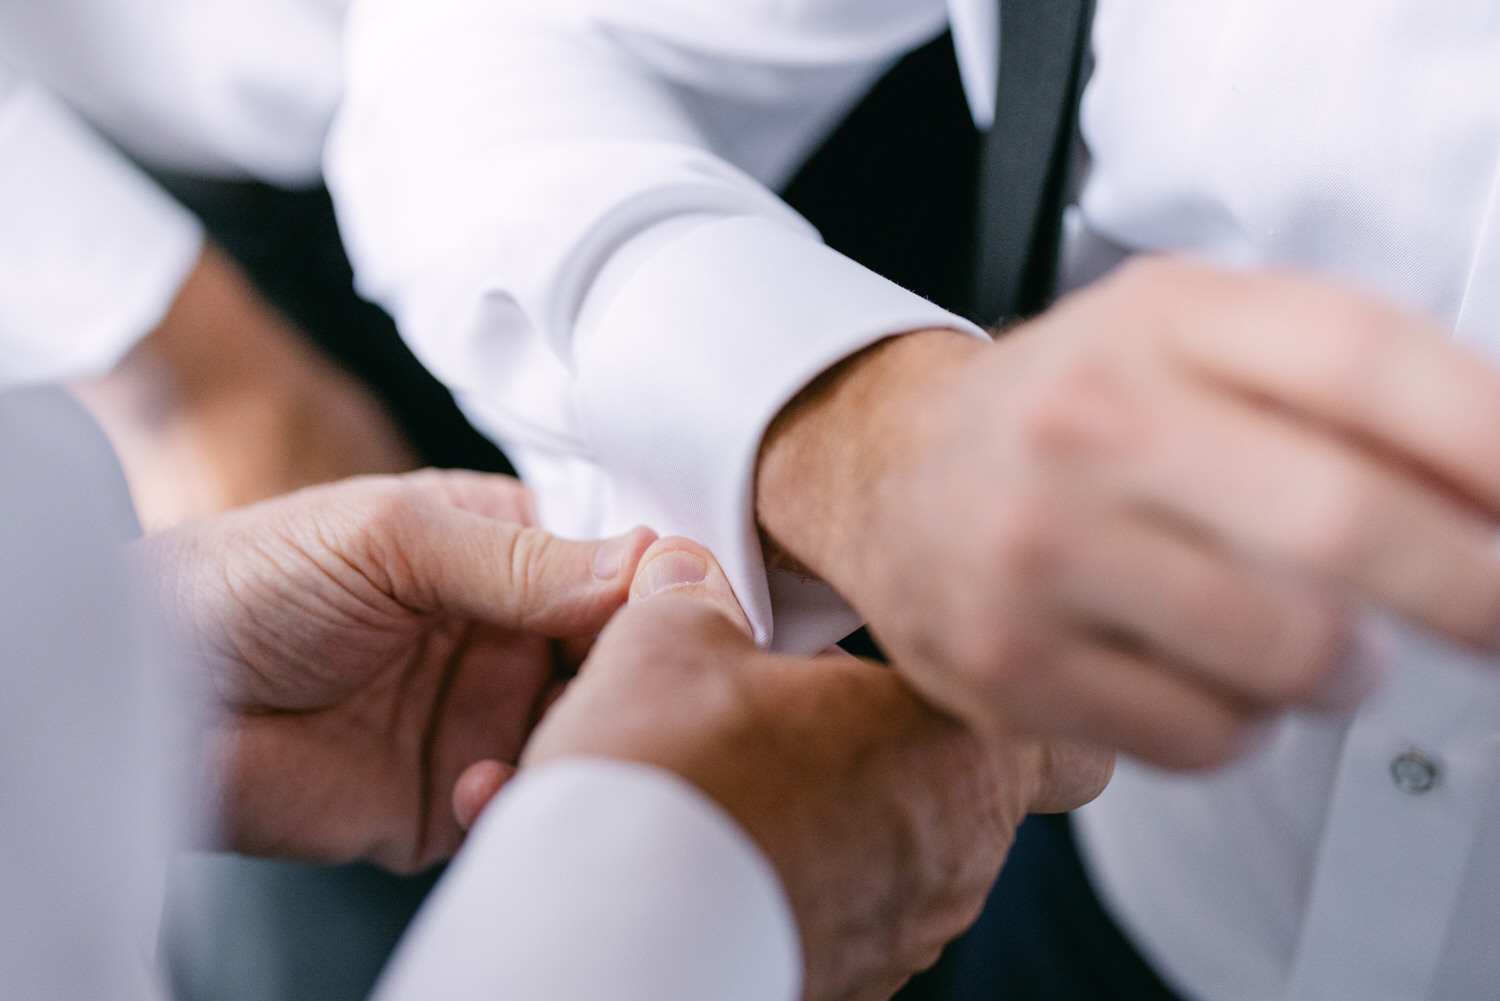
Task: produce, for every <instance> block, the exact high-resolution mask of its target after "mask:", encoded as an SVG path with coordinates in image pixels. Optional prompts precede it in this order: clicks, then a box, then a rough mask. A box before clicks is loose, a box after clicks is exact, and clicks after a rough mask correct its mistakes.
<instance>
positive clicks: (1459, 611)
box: [1117, 392, 1500, 646]
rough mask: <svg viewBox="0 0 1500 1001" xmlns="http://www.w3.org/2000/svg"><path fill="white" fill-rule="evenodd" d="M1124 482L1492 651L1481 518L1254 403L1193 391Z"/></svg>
mask: <svg viewBox="0 0 1500 1001" xmlns="http://www.w3.org/2000/svg"><path fill="white" fill-rule="evenodd" d="M1178 411H1179V412H1184V413H1191V414H1192V415H1193V418H1192V420H1191V421H1183V420H1170V421H1162V422H1161V425H1160V427H1158V428H1157V429H1156V436H1157V440H1156V442H1155V446H1154V447H1153V448H1151V449H1150V450H1149V452H1147V453H1146V454H1145V455H1144V457H1137V458H1138V461H1134V462H1131V463H1122V464H1121V465H1120V466H1119V467H1118V472H1117V475H1119V476H1120V477H1122V478H1123V479H1124V480H1125V489H1126V491H1127V492H1128V493H1129V494H1131V495H1133V496H1134V497H1135V498H1136V499H1137V501H1138V502H1140V503H1143V504H1145V505H1147V506H1149V507H1150V508H1152V509H1153V510H1155V511H1158V512H1161V513H1163V514H1164V515H1166V516H1167V517H1170V518H1172V519H1176V520H1179V521H1183V522H1186V523H1188V524H1191V525H1194V526H1197V527H1198V528H1199V529H1200V530H1202V531H1204V532H1205V533H1206V534H1208V535H1210V536H1213V537H1215V538H1217V539H1220V540H1222V541H1223V542H1224V543H1225V544H1226V545H1228V546H1229V547H1230V548H1232V549H1235V550H1237V551H1240V552H1246V553H1250V554H1252V555H1256V556H1260V557H1265V558H1269V559H1271V560H1274V561H1278V562H1282V561H1285V562H1289V563H1290V564H1291V565H1292V566H1294V567H1296V568H1298V569H1300V570H1303V571H1308V572H1311V573H1312V574H1314V575H1315V576H1316V577H1318V578H1320V579H1323V580H1326V581H1330V582H1333V583H1337V584H1339V585H1341V586H1344V587H1351V588H1354V589H1357V590H1358V591H1360V592H1361V593H1362V594H1363V595H1364V596H1365V597H1367V598H1368V599H1370V600H1372V601H1373V602H1375V603H1378V604H1383V605H1387V606H1389V607H1390V608H1392V609H1394V610H1396V611H1397V612H1400V613H1402V614H1403V615H1405V616H1407V617H1410V618H1413V619H1416V620H1417V621H1419V622H1421V623H1423V624H1424V625H1427V626H1428V627H1430V628H1433V629H1436V630H1439V631H1441V632H1443V633H1445V634H1447V635H1449V636H1452V637H1454V638H1456V639H1459V640H1463V641H1466V642H1468V643H1471V644H1476V645H1482V646H1488V645H1490V644H1492V643H1494V642H1495V640H1496V637H1497V630H1500V558H1497V556H1496V552H1495V548H1494V542H1493V538H1494V536H1493V530H1492V528H1491V527H1490V526H1489V525H1487V524H1486V523H1485V521H1484V519H1482V518H1481V517H1480V516H1479V515H1478V514H1476V513H1475V512H1474V511H1473V510H1472V509H1469V508H1466V507H1463V506H1462V505H1460V504H1459V503H1457V502H1456V501H1455V500H1453V499H1452V498H1451V497H1450V496H1448V495H1446V494H1444V493H1442V492H1440V491H1438V490H1436V489H1434V488H1432V487H1431V486H1429V485H1427V484H1424V483H1423V482H1422V481H1420V480H1418V479H1414V478H1412V477H1410V476H1407V475H1404V474H1403V473H1402V472H1401V471H1399V470H1397V469H1394V468H1392V467H1391V466H1390V465H1389V464H1386V463H1381V462H1378V461H1376V460H1374V459H1373V458H1371V457H1369V456H1368V455H1365V454H1362V453H1360V452H1358V451H1355V450H1352V449H1350V448H1348V447H1347V446H1345V445H1344V444H1342V443H1340V442H1338V441H1337V440H1334V439H1332V438H1329V437H1326V436H1319V435H1312V434H1308V433H1307V431H1306V429H1305V428H1303V427H1299V426H1297V425H1295V424H1292V423H1290V422H1288V421H1286V420H1285V419H1283V418H1281V417H1279V416H1277V415H1275V414H1273V413H1270V412H1267V411H1265V410H1261V409H1257V408H1255V407H1253V406H1249V405H1246V404H1244V403H1242V402H1239V401H1236V400H1233V399H1226V398H1224V397H1222V396H1214V395H1211V394H1209V393H1206V392H1205V393H1201V394H1200V393H1196V392H1189V394H1188V397H1187V398H1185V399H1183V400H1181V401H1180V406H1179V407H1178Z"/></svg>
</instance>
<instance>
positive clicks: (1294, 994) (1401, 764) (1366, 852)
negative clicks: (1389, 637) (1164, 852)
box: [1285, 626, 1500, 1001]
mask: <svg viewBox="0 0 1500 1001" xmlns="http://www.w3.org/2000/svg"><path fill="white" fill-rule="evenodd" d="M1395 636H1396V643H1395V650H1396V654H1397V655H1396V664H1397V670H1396V671H1395V673H1394V674H1393V676H1392V678H1391V681H1390V683H1389V684H1388V686H1387V687H1386V689H1385V691H1384V692H1383V693H1382V694H1381V695H1380V697H1379V698H1378V699H1377V700H1376V701H1375V702H1374V703H1372V704H1371V705H1369V706H1368V707H1367V708H1366V709H1365V710H1364V711H1363V712H1362V713H1361V714H1360V717H1359V719H1358V720H1356V721H1355V723H1354V725H1353V726H1352V727H1351V728H1350V730H1349V735H1348V738H1347V739H1346V741H1345V744H1344V753H1343V756H1342V758H1341V760H1340V764H1339V771H1338V779H1337V782H1336V785H1335V793H1334V798H1333V802H1332V805H1331V808H1330V811H1329V814H1328V819H1327V823H1326V825H1325V828H1324V832H1323V837H1322V840H1321V843H1320V846H1319V858H1318V864H1317V866H1316V869H1315V876H1314V879H1313V885H1312V888H1311V894H1310V897H1309V902H1308V907H1307V910H1306V913H1305V918H1304V922H1303V926H1302V930H1301V934H1300V936H1299V941H1298V949H1297V955H1296V959H1295V961H1294V963H1293V967H1292V971H1291V976H1290V980H1289V982H1288V989H1287V992H1286V995H1285V997H1286V998H1287V999H1288V1001H1325V999H1328V998H1360V999H1361V1001H1382V999H1390V1001H1398V999H1399V1001H1414V999H1421V998H1426V997H1429V996H1430V993H1431V990H1432V985H1433V983H1434V980H1435V978H1436V975H1437V972H1438V969H1439V964H1440V963H1441V962H1442V960H1443V956H1444V951H1445V943H1446V940H1447V937H1448V931H1449V924H1450V921H1451V917H1452V915H1453V914H1454V912H1455V909H1456V907H1457V904H1458V901H1459V900H1460V898H1461V895H1462V894H1463V892H1464V877H1465V873H1466V871H1467V869H1468V863H1469V858H1470V855H1471V852H1472V851H1473V849H1474V846H1475V843H1476V840H1477V838H1478V836H1479V833H1480V825H1481V824H1482V823H1483V822H1484V818H1485V815H1486V810H1487V806H1488V803H1489V799H1490V795H1491V790H1492V789H1493V788H1494V787H1495V783H1496V779H1497V777H1500V741H1497V739H1496V735H1497V721H1500V679H1497V675H1500V664H1497V662H1496V661H1494V660H1491V659H1486V658H1484V657H1481V656H1479V655H1477V654H1474V653H1471V652H1468V651H1463V650H1459V649H1456V648H1454V647H1452V646H1449V645H1447V644H1446V643H1444V642H1442V641H1439V640H1437V639H1435V638H1433V637H1431V636H1428V635H1426V634H1423V633H1421V632H1419V631H1417V630H1416V629H1413V628H1411V627H1405V626H1402V627H1397V628H1396V629H1395Z"/></svg>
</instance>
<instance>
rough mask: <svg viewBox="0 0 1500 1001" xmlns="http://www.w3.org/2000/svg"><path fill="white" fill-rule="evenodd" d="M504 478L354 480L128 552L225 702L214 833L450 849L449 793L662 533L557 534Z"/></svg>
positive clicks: (505, 742)
mask: <svg viewBox="0 0 1500 1001" xmlns="http://www.w3.org/2000/svg"><path fill="white" fill-rule="evenodd" d="M531 511H532V506H531V500H530V496H529V494H528V493H527V491H526V489H525V488H524V487H523V486H521V484H520V483H518V482H517V481H515V480H512V479H509V478H507V477H500V476H484V475H480V474H475V473H458V472H430V471H429V472H422V473H416V474H412V475H408V476H404V477H393V478H371V479H362V480H351V481H348V482H345V483H341V484H337V485H334V486H330V487H320V488H315V489H310V490H306V491H303V492H301V493H297V494H293V495H290V496H288V497H285V498H282V499H279V500H276V501H271V502H266V503H263V504H259V505H256V506H253V507H249V508H244V509H242V510H239V511H235V512H231V513H229V514H225V515H219V516H216V517H213V518H207V519H203V520H201V521H197V522H190V523H188V524H186V525H183V526H181V527H179V528H177V529H174V530H171V531H169V532H166V533H164V534H162V535H159V536H154V537H150V538H147V539H145V540H144V541H142V542H141V543H139V546H140V548H141V551H142V556H143V557H144V560H145V561H146V563H147V564H148V565H149V567H150V569H151V570H152V571H153V577H154V579H155V580H156V582H157V585H158V589H159V591H160V594H161V596H162V598H163V605H164V607H165V608H166V610H167V613H168V618H169V621H170V622H171V623H172V624H173V625H174V626H175V627H176V629H177V631H178V633H179V634H181V635H183V636H185V637H186V638H187V639H188V641H189V642H190V643H191V644H192V645H193V647H194V648H195V652H196V653H197V654H198V660H199V662H200V663H204V664H206V665H207V666H208V677H209V681H210V686H211V689H212V695H213V702H214V707H215V709H216V712H215V717H214V724H213V726H212V727H211V729H210V732H209V736H208V739H207V749H206V754H207V756H208V760H209V768H210V770H211V773H212V774H211V776H210V779H211V781H212V782H214V783H215V784H216V785H217V786H218V788H219V789H220V790H221V792H220V795H221V798H222V811H221V814H222V824H223V834H224V837H225V840H226V841H227V842H228V845H229V846H230V847H232V848H234V849H236V850H239V851H243V852H247V853H250V854H261V855H275V856H281V857H291V858H299V859H304V860H312V861H319V862H330V863H333V862H347V861H353V860H366V861H373V862H377V863H379V864H381V865H383V866H386V867H387V868H390V869H393V870H396V871H400V872H413V871H417V870H420V869H423V868H425V867H427V866H429V865H431V864H433V863H435V862H437V861H440V860H442V859H444V858H447V857H449V856H450V855H452V853H453V852H454V851H455V850H456V849H457V847H458V845H459V843H460V840H461V838H462V829H461V828H460V826H459V824H458V822H457V819H456V818H455V817H454V816H453V813H452V810H451V808H450V802H451V800H452V797H453V789H454V785H455V783H456V781H457V778H458V776H459V774H460V773H461V772H462V771H463V770H464V769H465V768H467V767H468V766H470V765H471V764H473V763H474V762H476V761H480V760H493V761H496V762H506V763H509V762H514V761H515V760H516V759H517V758H518V757H519V755H520V753H521V748H522V745H523V743H524V742H525V740H526V738H527V737H528V735H529V734H530V732H531V729H532V727H533V725H534V724H535V722H536V720H537V718H538V717H539V716H540V714H541V711H542V709H543V707H544V706H545V705H546V704H547V702H548V700H549V698H550V696H551V695H552V694H553V693H554V691H555V689H556V687H557V684H558V678H559V675H560V674H566V673H571V669H572V667H573V666H574V665H573V664H569V663H565V662H562V661H563V660H564V659H565V658H564V652H563V648H562V646H561V644H559V643H557V642H555V641H557V640H564V641H574V643H575V644H579V643H581V644H587V643H588V642H589V640H591V639H592V637H593V636H594V635H595V634H596V633H597V632H598V631H599V630H600V629H601V628H602V627H603V626H604V624H605V623H606V622H607V621H608V620H609V617H610V616H611V615H612V614H613V613H614V612H615V610H616V609H617V608H619V607H620V606H621V605H623V604H624V602H625V600H626V594H627V589H628V587H629V585H630V580H631V575H632V573H633V571H634V569H635V565H636V561H637V560H638V559H639V557H640V555H641V553H642V551H644V550H645V548H646V547H647V545H649V544H650V542H651V540H652V539H654V537H655V536H654V535H653V534H652V533H650V532H649V531H647V530H645V529H637V530H635V531H634V532H631V533H629V534H628V535H626V536H624V537H622V538H620V539H616V540H613V541H606V542H565V541H562V540H559V539H556V538H553V537H552V536H550V535H548V534H547V533H545V532H543V531H541V530H540V529H538V528H534V527H529V525H528V524H527V523H528V522H529V521H530V520H531Z"/></svg>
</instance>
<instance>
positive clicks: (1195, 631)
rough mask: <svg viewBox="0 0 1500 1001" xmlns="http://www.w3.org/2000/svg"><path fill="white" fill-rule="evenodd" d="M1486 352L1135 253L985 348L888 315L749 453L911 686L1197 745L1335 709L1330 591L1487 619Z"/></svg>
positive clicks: (1449, 616)
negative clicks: (888, 325)
mask: <svg viewBox="0 0 1500 1001" xmlns="http://www.w3.org/2000/svg"><path fill="white" fill-rule="evenodd" d="M1497 427H1500V375H1497V374H1496V372H1495V371H1494V370H1493V369H1491V368H1490V367H1489V366H1488V365H1485V364H1483V363H1481V362H1480V361H1479V360H1477V359H1475V358H1472V357H1470V356H1468V355H1467V354H1465V353H1464V352H1463V351H1461V350H1460V349H1458V348H1456V347H1454V346H1452V345H1451V344H1449V343H1448V342H1447V341H1446V339H1445V338H1444V337H1443V336H1442V335H1441V334H1440V332H1439V331H1437V330H1434V329H1432V328H1430V327H1429V326H1427V325H1426V324H1423V323H1422V322H1420V321H1418V320H1415V319H1413V318H1411V317H1409V316H1407V315H1405V314H1404V313H1401V312H1399V311H1397V310H1395V309H1393V308H1390V307H1387V306H1384V305H1382V304H1380V303H1377V302H1375V301H1373V300H1370V299H1366V298H1364V297H1362V296H1360V295H1357V294H1355V293H1352V292H1346V291H1342V290H1339V289H1335V288H1331V287H1328V286H1325V285H1321V284H1317V283H1314V282H1312V281H1308V280H1304V279H1299V278H1294V277H1290V276H1287V275H1278V274H1260V275H1230V274H1223V273H1218V272H1214V271H1211V270H1208V269H1205V268H1200V267H1196V266H1193V265H1189V264H1186V263H1182V262H1175V261H1169V260H1158V261H1150V262H1143V263H1137V264H1134V265H1130V266H1127V267H1125V268H1123V269H1122V270H1121V271H1120V272H1119V273H1118V275H1117V276H1115V277H1113V278H1111V279H1109V280H1107V281H1105V282H1103V283H1101V284H1100V285H1099V286H1097V287H1095V288H1094V289H1093V290H1090V291H1085V292H1082V293H1079V294H1077V295H1075V296H1073V297H1071V298H1069V299H1066V300H1064V301H1063V302H1062V303H1061V304H1060V305H1059V306H1058V307H1056V308H1055V309H1053V310H1052V311H1051V312H1050V313H1048V314H1046V315H1045V316H1043V317H1042V318H1040V319H1039V320H1037V321H1035V322H1033V323H1030V324H1027V325H1025V326H1024V327H1021V328H1019V329H1017V330H1015V331H1013V332H1011V333H1009V334H1007V335H1006V336H1005V337H1003V338H1002V339H1001V340H1000V341H999V342H998V343H996V344H994V345H992V346H986V345H983V344H980V343H976V342H971V341H969V340H967V339H965V338H962V337H960V336H959V335H956V334H952V333H946V332H940V331H939V332H929V333H923V334H916V335H912V336H909V337H902V338H897V339H895V340H893V341H889V342H887V343H886V344H884V345H881V346H878V347H877V348H875V349H873V350H872V351H870V352H867V353H866V354H865V355H864V356H861V357H858V358H856V359H855V360H854V361H853V362H851V363H850V364H848V365H846V366H845V368H844V369H843V370H842V371H839V372H836V373H834V374H833V375H831V376H830V377H828V378H827V379H825V380H824V382H823V383H822V384H821V385H818V386H815V387H813V388H812V389H811V390H809V391H808V392H807V393H806V394H804V398H803V399H802V400H801V401H799V402H798V404H797V405H796V407H794V409H793V410H791V411H789V412H788V413H787V414H786V415H784V416H783V418H782V420H781V422H780V425H779V426H778V427H777V428H774V429H773V432H772V434H771V436H770V437H769V438H768V440H767V443H766V446H765V449H764V451H763V454H762V463H761V471H760V476H761V481H760V487H759V495H758V502H759V509H760V517H761V521H762V525H763V527H764V529H765V530H766V532H767V533H768V534H769V535H770V536H771V538H772V539H773V540H774V541H775V543H776V544H778V545H779V546H780V547H781V548H782V549H784V550H786V551H787V552H789V553H790V554H791V555H792V556H793V557H795V558H796V559H797V560H799V561H800V562H801V563H802V564H804V565H805V566H807V567H809V568H810V569H811V570H812V571H813V572H815V573H817V574H819V575H821V576H823V577H825V578H826V579H827V580H829V581H830V582H831V583H833V584H834V585H835V586H836V587H837V588H839V590H841V591H842V592H843V593H844V594H845V595H846V596H847V597H848V598H849V599H850V600H851V601H852V602H853V604H854V605H855V607H856V608H858V609H859V610H860V611H861V612H862V613H863V614H864V615H865V616H866V617H867V618H868V619H869V621H870V623H871V627H872V629H873V631H874V633H875V635H876V636H877V638H878V639H879V640H880V641H881V643H882V644H883V645H884V646H885V647H886V649H887V650H888V652H889V653H890V654H891V655H892V656H893V658H894V659H895V661H896V663H897V664H898V666H899V667H900V669H901V670H902V671H903V672H905V674H906V675H907V677H909V678H910V679H911V680H912V682H913V683H914V684H916V685H917V686H918V687H919V688H920V689H921V690H922V691H923V692H924V693H925V694H926V695H927V696H928V697H930V698H932V699H933V700H935V701H936V702H937V703H938V704H940V705H943V706H945V707H947V708H948V709H950V710H951V711H953V712H956V713H958V714H960V715H962V716H963V717H964V718H966V719H969V720H971V721H974V722H976V723H979V724H981V725H984V726H986V727H990V728H994V729H999V730H1006V729H1015V728H1019V729H1021V730H1023V731H1025V732H1031V733H1045V734H1053V735H1059V736H1063V737H1069V738H1073V739H1078V740H1083V741H1087V742H1090V743H1095V744H1098V745H1101V746H1108V747H1115V748H1119V749H1122V750H1125V751H1128V752H1130V753H1132V754H1135V755H1138V756H1140V757H1143V758H1146V759H1148V760H1151V761H1154V762H1157V763H1159V764H1162V765H1166V766H1174V767H1189V766H1206V765H1211V764H1215V763H1218V762H1222V761H1224V760H1226V759H1228V758H1230V757H1232V756H1233V755H1234V754H1235V753H1236V752H1238V751H1240V750H1242V749H1244V748H1245V747H1246V746H1247V743H1248V739H1249V737H1251V736H1252V735H1253V732H1254V725H1255V723H1256V722H1257V721H1258V720H1259V719H1260V718H1262V717H1263V716H1265V715H1266V714H1269V713H1273V712H1275V711H1277V710H1279V709H1282V708H1285V707H1290V706H1311V707H1344V708H1347V707H1349V706H1351V705H1352V704H1353V703H1354V702H1356V701H1357V700H1358V698H1359V696H1360V695H1361V694H1363V693H1364V692H1366V691H1368V689H1369V688H1370V687H1371V684H1372V679H1371V678H1369V677H1368V676H1362V675H1361V674H1359V673H1358V670H1357V669H1358V668H1359V667H1360V666H1361V665H1368V663H1369V660H1370V658H1366V657H1362V656H1360V655H1359V647H1360V642H1359V639H1360V637H1359V636H1358V635H1357V632H1356V631H1355V630H1354V628H1353V625H1352V623H1353V622H1354V621H1355V614H1354V610H1355V609H1357V608H1359V607H1360V606H1362V605H1364V604H1366V603H1372V604H1375V605H1379V606H1384V607H1386V608H1388V609H1391V610H1393V611H1394V612H1396V613H1398V614H1400V615H1402V616H1405V617H1408V618H1410V619H1412V620H1415V621H1416V622H1418V623H1420V624H1422V625H1423V626H1426V627H1428V628H1431V629H1434V630H1437V631H1439V632H1441V633H1444V634H1446V635H1448V636H1450V637H1453V638H1455V639H1458V640H1460V641H1464V642H1467V643H1470V644H1478V645H1481V646H1490V645H1493V644H1495V643H1496V642H1497V641H1500V558H1497V555H1496V549H1495V541H1494V540H1495V522H1496V518H1497V515H1500V449H1497V448H1496V445H1495V428H1497Z"/></svg>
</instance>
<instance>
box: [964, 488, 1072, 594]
mask: <svg viewBox="0 0 1500 1001" xmlns="http://www.w3.org/2000/svg"><path fill="white" fill-rule="evenodd" d="M1060 521H1061V518H1060V516H1059V514H1058V513H1057V509H1056V507H1055V506H1054V505H1051V504H1049V503H1047V501H1046V500H1045V499H1044V498H1042V497H1039V496H1026V497H1013V498H1011V499H1010V500H1009V501H1007V502H1004V503H1002V504H1001V505H1000V506H999V507H998V508H997V509H996V511H995V515H994V518H993V520H992V521H991V523H990V526H989V532H988V533H987V539H986V545H985V550H984V551H985V556H986V558H987V559H988V560H990V561H993V562H992V565H998V566H999V567H1000V568H1001V570H1002V573H1004V574H1005V576H1006V577H1007V578H1008V579H1009V580H1012V581H1015V582H1018V583H1022V584H1031V583H1034V582H1035V581H1037V580H1039V579H1046V578H1050V577H1051V576H1052V575H1053V574H1054V573H1055V572H1056V570H1057V569H1058V567H1059V565H1060V564H1061V563H1062V561H1063V559H1064V558H1065V554H1066V547H1067V538H1068V533H1067V531H1066V530H1065V528H1064V526H1063V525H1061V524H1060Z"/></svg>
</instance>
